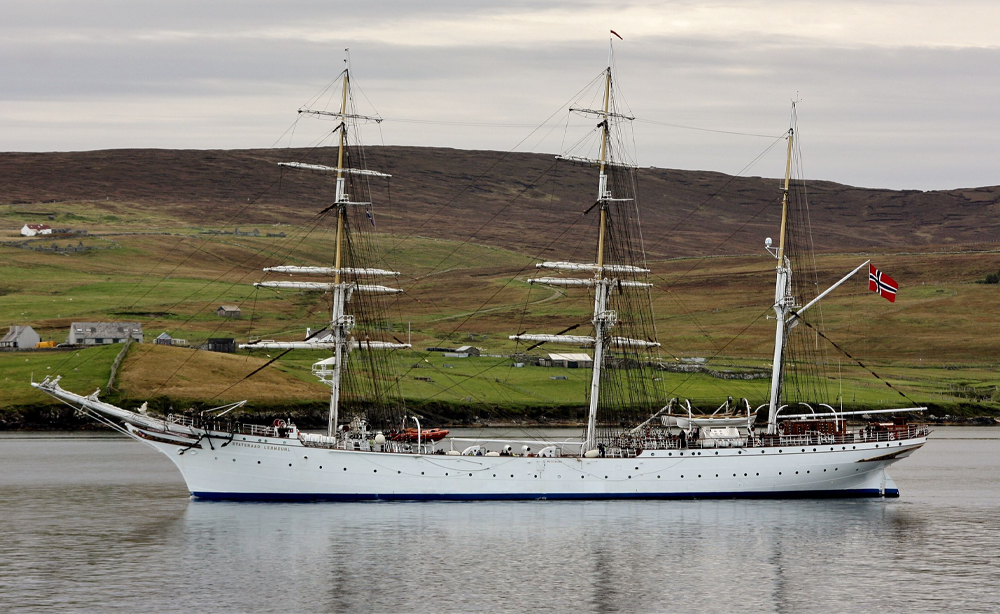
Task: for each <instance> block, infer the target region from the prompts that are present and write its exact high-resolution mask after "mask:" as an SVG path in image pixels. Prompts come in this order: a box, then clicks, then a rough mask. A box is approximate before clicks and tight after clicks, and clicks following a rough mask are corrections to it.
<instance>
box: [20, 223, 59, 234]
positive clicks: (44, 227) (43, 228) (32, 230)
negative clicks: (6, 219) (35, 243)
mask: <svg viewBox="0 0 1000 614" xmlns="http://www.w3.org/2000/svg"><path fill="white" fill-rule="evenodd" d="M50 234H52V227H51V226H49V225H48V224H25V225H24V226H22V227H21V235H22V236H25V237H34V236H36V235H50Z"/></svg>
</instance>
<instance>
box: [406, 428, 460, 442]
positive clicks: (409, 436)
mask: <svg viewBox="0 0 1000 614" xmlns="http://www.w3.org/2000/svg"><path fill="white" fill-rule="evenodd" d="M447 436H448V429H424V430H422V431H420V442H421V443H425V442H428V441H441V440H442V439H444V438H445V437H447ZM393 439H395V440H396V441H405V442H407V443H416V442H417V429H415V428H408V429H406V430H404V431H403V432H402V433H396V435H395V436H393Z"/></svg>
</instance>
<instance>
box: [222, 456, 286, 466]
mask: <svg viewBox="0 0 1000 614" xmlns="http://www.w3.org/2000/svg"><path fill="white" fill-rule="evenodd" d="M233 462H236V459H235V458H234V459H233ZM288 466H289V467H291V466H292V464H291V463H288Z"/></svg>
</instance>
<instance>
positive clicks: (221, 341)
mask: <svg viewBox="0 0 1000 614" xmlns="http://www.w3.org/2000/svg"><path fill="white" fill-rule="evenodd" d="M201 349H203V350H208V351H209V352H222V353H224V354H235V353H236V339H233V338H231V337H212V338H210V339H209V340H208V341H206V342H205V345H203V346H201Z"/></svg>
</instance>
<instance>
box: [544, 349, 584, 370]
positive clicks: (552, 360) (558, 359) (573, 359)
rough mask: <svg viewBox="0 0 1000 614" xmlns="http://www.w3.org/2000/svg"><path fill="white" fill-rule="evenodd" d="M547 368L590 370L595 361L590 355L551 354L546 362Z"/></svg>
mask: <svg viewBox="0 0 1000 614" xmlns="http://www.w3.org/2000/svg"><path fill="white" fill-rule="evenodd" d="M545 363H546V364H545V365H543V366H546V367H564V368H567V369H589V368H591V367H593V366H594V359H593V358H591V357H590V355H589V354H582V353H581V354H549V358H548V360H546V361H545Z"/></svg>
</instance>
